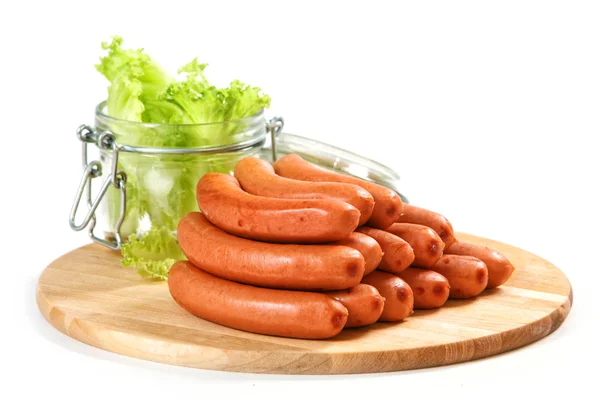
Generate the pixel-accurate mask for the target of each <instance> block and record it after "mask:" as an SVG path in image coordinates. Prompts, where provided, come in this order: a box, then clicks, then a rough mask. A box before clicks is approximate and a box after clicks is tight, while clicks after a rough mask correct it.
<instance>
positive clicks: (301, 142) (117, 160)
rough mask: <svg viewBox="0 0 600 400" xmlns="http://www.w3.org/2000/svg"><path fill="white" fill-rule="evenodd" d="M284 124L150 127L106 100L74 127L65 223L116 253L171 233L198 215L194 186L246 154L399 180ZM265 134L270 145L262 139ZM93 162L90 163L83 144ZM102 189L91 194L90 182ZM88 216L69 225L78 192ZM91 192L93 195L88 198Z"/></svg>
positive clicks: (255, 120)
mask: <svg viewBox="0 0 600 400" xmlns="http://www.w3.org/2000/svg"><path fill="white" fill-rule="evenodd" d="M282 128H283V119H281V118H278V117H275V118H273V119H271V120H269V121H267V120H266V119H265V116H264V111H260V112H259V113H257V114H255V115H253V116H251V117H248V118H243V119H238V120H233V121H225V122H219V123H210V124H148V123H142V122H132V121H126V120H121V119H117V118H113V117H110V116H108V115H107V114H106V102H103V103H101V104H99V105H98V107H97V108H96V114H95V124H94V128H91V127H89V126H86V125H82V126H80V128H79V129H78V138H79V139H80V140H81V141H82V143H83V168H84V175H83V178H82V180H81V183H80V185H79V189H78V191H77V195H76V197H75V201H74V203H73V207H72V209H71V215H70V224H71V227H72V228H73V229H74V230H77V231H79V230H82V229H84V228H85V227H86V226H89V232H90V237H91V238H92V239H93V240H94V241H96V242H99V243H101V244H103V245H105V246H108V247H110V248H112V249H115V250H118V249H119V248H120V247H121V244H122V243H123V242H125V241H127V240H128V238H130V237H131V235H136V236H137V237H142V236H143V235H144V234H145V233H147V232H149V231H151V230H152V229H153V228H158V229H161V230H166V231H168V232H170V233H172V234H173V235H175V231H176V229H177V224H178V222H179V220H180V219H181V218H182V217H183V216H184V215H185V214H187V213H189V212H191V211H198V204H197V201H196V184H197V182H198V181H199V180H200V178H201V177H202V175H204V174H205V173H207V172H220V173H227V174H233V169H234V167H235V165H236V164H237V162H238V161H239V160H240V159H241V158H243V157H248V156H255V157H260V158H263V159H265V160H267V161H269V162H273V161H274V159H276V158H277V157H278V156H281V155H284V154H289V153H295V154H298V155H300V156H301V157H302V158H304V159H306V160H307V161H309V162H312V163H314V164H317V165H319V166H321V167H323V168H326V169H330V170H332V171H335V172H339V173H344V174H348V175H352V176H356V177H359V178H362V179H365V180H368V181H371V182H375V183H378V184H381V185H384V186H387V187H389V188H391V189H392V190H395V191H396V192H397V193H398V194H399V195H400V196H401V198H402V200H403V201H405V202H407V201H408V200H407V199H406V197H404V196H403V195H402V194H401V193H400V191H399V190H398V181H399V179H400V177H399V176H398V174H397V173H396V172H395V171H393V170H391V169H390V168H388V167H386V166H385V165H383V164H380V163H378V162H376V161H373V160H370V159H368V158H365V157H362V156H360V155H358V154H355V153H352V152H349V151H346V150H344V149H341V148H339V147H335V146H332V145H329V144H326V143H323V142H319V141H316V140H312V139H308V138H305V137H302V136H298V135H292V134H288V133H282V132H281V130H282ZM269 133H270V140H268V134H269ZM89 144H93V145H95V146H92V147H93V148H94V149H96V150H97V153H98V158H99V161H98V160H94V161H91V162H88V145H89ZM100 176H102V177H104V180H102V179H100V180H99V181H103V183H102V184H101V185H100V186H98V185H97V184H96V183H94V185H96V189H95V190H92V186H93V185H92V182H95V178H97V177H100ZM84 193H86V199H87V209H88V210H87V215H86V216H85V218H84V220H83V222H82V223H80V224H77V223H76V222H75V219H76V214H77V210H78V207H79V204H80V202H81V199H82V197H83V194H84ZM92 193H94V194H92Z"/></svg>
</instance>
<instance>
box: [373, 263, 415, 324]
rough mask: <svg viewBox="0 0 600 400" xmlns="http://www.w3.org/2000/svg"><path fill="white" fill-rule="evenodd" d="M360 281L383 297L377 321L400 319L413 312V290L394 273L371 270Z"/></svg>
mask: <svg viewBox="0 0 600 400" xmlns="http://www.w3.org/2000/svg"><path fill="white" fill-rule="evenodd" d="M362 283H366V284H367V285H371V286H373V287H374V288H375V289H377V291H378V292H379V294H381V295H382V296H383V297H384V298H385V305H384V307H383V312H382V313H381V317H379V321H382V322H394V321H401V320H403V319H404V318H406V317H408V316H409V315H410V314H412V313H413V305H414V297H413V291H412V289H411V288H410V286H408V284H407V283H406V282H404V281H403V280H402V279H400V278H398V277H397V276H396V275H392V274H390V273H387V272H383V271H373V272H371V273H370V274H369V275H367V276H365V277H364V278H363V280H362Z"/></svg>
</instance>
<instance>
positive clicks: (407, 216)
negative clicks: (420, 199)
mask: <svg viewBox="0 0 600 400" xmlns="http://www.w3.org/2000/svg"><path fill="white" fill-rule="evenodd" d="M396 222H407V223H409V224H418V225H425V226H428V227H430V228H431V229H433V230H434V231H435V233H437V234H438V236H439V237H440V239H442V240H443V241H444V245H445V247H446V248H448V247H449V246H450V245H451V244H452V243H454V242H456V238H455V237H454V229H453V228H452V225H451V224H450V221H448V220H447V219H446V217H444V216H443V215H441V214H438V213H436V212H433V211H429V210H426V209H424V208H421V207H417V206H413V205H411V204H406V203H404V210H403V212H402V215H400V217H399V218H398V219H397V220H396Z"/></svg>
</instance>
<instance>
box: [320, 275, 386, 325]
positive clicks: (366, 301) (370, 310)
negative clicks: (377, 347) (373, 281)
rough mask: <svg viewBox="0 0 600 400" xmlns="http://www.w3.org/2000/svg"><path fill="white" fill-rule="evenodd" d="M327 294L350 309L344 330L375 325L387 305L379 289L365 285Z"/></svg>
mask: <svg viewBox="0 0 600 400" xmlns="http://www.w3.org/2000/svg"><path fill="white" fill-rule="evenodd" d="M326 293H327V294H328V295H329V296H331V297H333V298H334V299H336V300H338V301H339V302H340V303H342V304H343V305H344V307H346V308H347V309H348V321H346V325H345V326H344V328H355V327H359V326H365V325H371V324H374V323H375V322H377V320H378V319H379V317H381V313H382V312H383V307H384V305H385V299H384V298H383V296H381V295H380V294H379V292H378V291H377V289H375V288H374V287H373V286H371V285H366V284H364V283H361V284H359V285H356V286H354V287H352V288H350V289H346V290H338V291H335V292H326Z"/></svg>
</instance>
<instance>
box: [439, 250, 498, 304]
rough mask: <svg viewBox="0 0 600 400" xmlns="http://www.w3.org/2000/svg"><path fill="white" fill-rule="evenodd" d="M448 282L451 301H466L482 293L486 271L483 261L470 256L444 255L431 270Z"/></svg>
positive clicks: (486, 277) (485, 280) (486, 279)
mask: <svg viewBox="0 0 600 400" xmlns="http://www.w3.org/2000/svg"><path fill="white" fill-rule="evenodd" d="M431 269H432V270H433V271H435V272H437V273H439V274H442V275H444V277H445V278H446V279H448V282H450V298H451V299H468V298H471V297H475V296H477V295H478V294H480V293H481V292H483V291H484V290H485V288H486V286H487V283H488V269H487V267H486V265H485V263H484V262H483V261H481V260H480V259H478V258H475V257H471V256H457V255H453V254H444V255H443V256H442V258H440V260H439V261H438V262H437V263H436V264H435V265H434V266H433V268H431Z"/></svg>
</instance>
